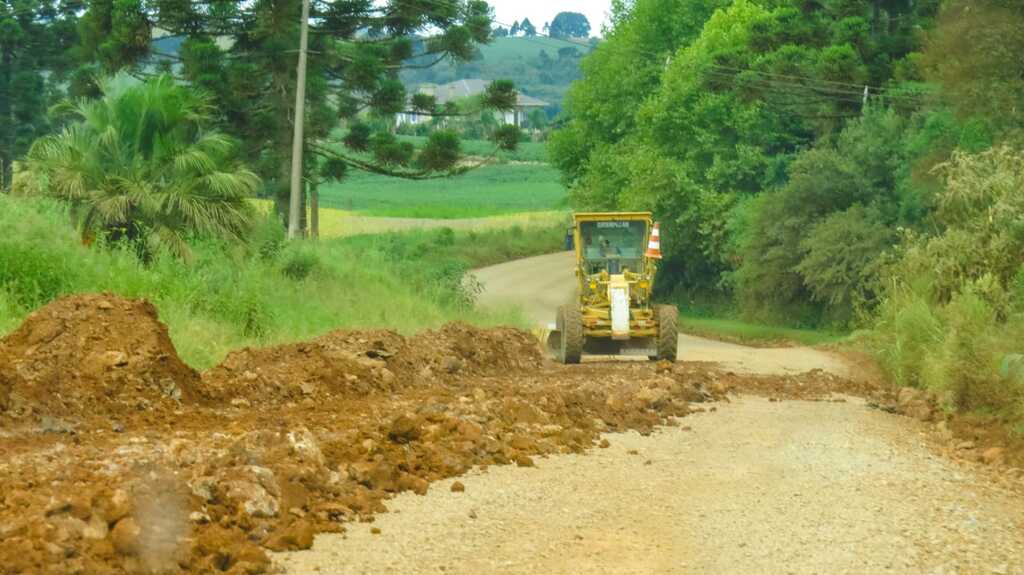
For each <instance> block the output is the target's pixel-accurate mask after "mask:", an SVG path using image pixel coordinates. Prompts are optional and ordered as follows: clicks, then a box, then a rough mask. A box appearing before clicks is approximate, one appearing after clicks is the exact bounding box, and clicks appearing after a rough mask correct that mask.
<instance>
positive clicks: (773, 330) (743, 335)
mask: <svg viewBox="0 0 1024 575" xmlns="http://www.w3.org/2000/svg"><path fill="white" fill-rule="evenodd" d="M679 329H680V330H682V331H684V332H686V333H691V334H694V335H701V336H706V337H711V338H718V339H725V340H735V341H739V342H741V343H750V344H755V345H756V344H776V343H799V344H801V345H821V344H826V343H836V342H838V341H840V340H842V339H844V338H845V337H846V336H845V335H843V334H839V333H832V332H827V331H821V330H814V329H800V328H793V327H778V326H773V325H764V324H755V323H747V322H744V321H740V320H735V319H724V318H713V317H695V316H686V315H685V314H682V315H680V316H679Z"/></svg>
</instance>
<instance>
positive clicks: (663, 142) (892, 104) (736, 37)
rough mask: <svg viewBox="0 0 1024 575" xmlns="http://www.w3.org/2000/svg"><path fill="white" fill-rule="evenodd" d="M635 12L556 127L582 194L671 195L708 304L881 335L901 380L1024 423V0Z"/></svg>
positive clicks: (637, 8) (595, 205) (642, 0)
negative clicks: (1021, 355)
mask: <svg viewBox="0 0 1024 575" xmlns="http://www.w3.org/2000/svg"><path fill="white" fill-rule="evenodd" d="M616 6H617V8H616V12H615V14H614V15H613V16H614V17H613V22H614V29H613V30H612V31H611V33H610V34H609V35H608V38H607V40H606V41H605V42H603V43H602V44H601V45H600V46H599V47H598V48H597V50H596V51H595V52H594V53H593V54H592V55H591V56H589V57H588V58H587V59H586V60H585V61H584V65H583V70H584V78H583V79H582V80H581V81H580V82H579V83H577V84H576V85H575V86H574V88H573V89H572V90H571V92H570V94H569V97H568V99H567V102H566V110H567V118H568V119H567V121H566V123H565V126H564V128H563V129H562V130H560V131H559V132H557V133H556V134H555V135H554V136H553V138H552V142H551V148H552V158H553V161H554V162H555V163H556V164H557V165H558V166H559V167H560V168H561V170H562V172H563V175H564V178H565V180H566V182H567V183H568V184H569V185H570V186H571V190H572V198H573V202H574V205H575V206H577V207H580V208H588V209H612V208H615V209H634V208H635V209H651V210H654V211H655V212H656V213H657V214H658V217H659V219H660V220H661V221H662V224H663V229H664V230H665V231H664V240H663V248H664V249H665V250H666V260H665V266H664V269H665V270H666V273H665V277H666V279H667V282H666V283H665V284H663V287H664V286H666V285H667V287H666V290H668V291H671V292H672V293H671V294H667V293H666V294H663V295H666V296H667V295H671V296H674V297H676V298H677V299H679V300H681V303H682V304H683V305H684V306H687V307H689V308H690V309H691V310H694V308H698V309H697V310H696V311H701V309H699V308H703V309H704V310H711V311H714V312H717V313H722V312H734V313H740V314H743V315H744V316H746V317H749V318H754V319H757V320H761V321H770V322H781V323H788V324H797V325H801V326H811V327H816V326H833V327H842V328H847V329H852V328H868V329H869V330H871V331H870V337H869V338H868V339H869V340H870V343H871V345H872V346H874V347H875V349H877V350H878V351H879V354H880V357H881V358H882V359H883V360H884V362H885V364H886V365H887V366H888V367H889V368H890V370H891V372H892V373H893V374H894V375H895V376H896V378H897V379H898V380H899V381H900V382H901V383H906V384H912V385H922V386H924V385H929V386H936V389H941V390H942V391H943V392H945V393H947V395H946V398H947V399H948V400H949V402H950V403H951V404H955V405H957V406H960V407H986V408H993V409H996V410H1002V412H1005V411H1007V410H1009V411H1011V412H1015V413H1017V416H1018V417H1020V418H1021V419H1019V420H1024V399H1022V398H1024V392H1022V390H1024V383H1022V382H1021V380H1020V379H1019V377H1018V376H1015V375H1014V373H1015V368H1014V357H1015V356H1014V355H1013V354H1012V352H1015V351H1020V349H1019V348H1020V347H1021V344H1020V343H1019V342H1020V341H1022V340H1021V337H1020V336H1021V334H1022V332H1024V321H1022V319H1021V312H1022V311H1024V268H1022V264H1024V204H1022V203H1021V202H1022V200H1021V198H1022V197H1024V192H1022V187H1021V186H1022V184H1024V170H1022V161H1024V159H1022V158H1024V156H1022V155H1021V152H1020V149H1021V144H1022V143H1024V61H1022V60H1021V59H1020V57H1019V55H1020V54H1021V53H1024V7H1022V6H1021V5H1020V3H1018V2H1013V1H1010V0H980V1H967V0H948V1H946V2H939V1H938V0H930V1H915V2H910V1H905V0H819V1H806V0H799V1H797V0H775V1H767V0H766V1H754V0H716V1H704V0H699V1H698V0H637V1H636V2H629V3H619V4H616ZM666 15H671V17H666ZM1015 348H1016V349H1015ZM1015 377H1017V379H1014V378H1015ZM1007 381H1011V382H1012V381H1016V383H1010V384H1007ZM983 389H984V390H986V391H985V392H984V393H982V392H981V391H979V390H983ZM986 393H987V394H988V395H987V396H985V397H981V396H982V395H985V394H986ZM997 395H998V396H999V397H995V396H997Z"/></svg>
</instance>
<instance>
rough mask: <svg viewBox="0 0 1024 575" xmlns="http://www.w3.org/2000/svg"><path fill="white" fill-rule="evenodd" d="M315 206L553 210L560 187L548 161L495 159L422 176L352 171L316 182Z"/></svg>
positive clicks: (376, 211) (427, 212)
mask: <svg viewBox="0 0 1024 575" xmlns="http://www.w3.org/2000/svg"><path fill="white" fill-rule="evenodd" d="M320 205H321V206H322V207H325V208H335V209H340V210H347V211H352V212H359V213H360V214H362V215H367V216H387V217H404V218H444V219H454V218H479V217H486V216H498V215H508V214H518V213H522V212H549V211H554V210H559V209H562V208H564V207H565V206H566V191H565V188H564V187H563V186H562V184H561V182H560V181H559V179H558V172H557V170H555V169H554V168H552V167H550V166H548V165H543V164H496V165H488V166H484V167H482V168H479V169H477V170H474V171H472V172H469V173H468V174H464V175H461V176H457V177H454V178H441V179H436V180H425V181H407V180H398V179H395V178H389V177H385V176H378V175H375V174H367V173H363V172H356V173H353V174H352V175H351V176H350V177H349V178H347V179H346V180H344V181H343V182H341V183H337V184H331V185H326V186H322V187H321V188H320Z"/></svg>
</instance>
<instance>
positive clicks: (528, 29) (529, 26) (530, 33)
mask: <svg viewBox="0 0 1024 575" xmlns="http://www.w3.org/2000/svg"><path fill="white" fill-rule="evenodd" d="M519 29H520V30H522V31H523V36H526V37H527V38H533V37H534V36H536V35H537V28H536V27H535V26H534V25H533V23H531V22H530V19H529V18H526V19H524V20H523V22H522V24H520V25H519Z"/></svg>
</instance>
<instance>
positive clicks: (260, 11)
mask: <svg viewBox="0 0 1024 575" xmlns="http://www.w3.org/2000/svg"><path fill="white" fill-rule="evenodd" d="M301 8H302V2H301V0H284V1H280V2H256V3H252V2H245V1H242V0H237V1H236V0H227V1H223V2H215V3H212V4H209V3H201V2H198V3H197V2H184V3H181V2H163V1H153V0H87V1H85V2H62V1H60V0H26V1H24V2H20V1H19V2H0V172H2V174H3V178H2V181H0V184H2V186H0V188H2V189H4V190H5V191H6V190H10V189H12V188H18V189H20V190H22V191H24V192H26V193H34V194H43V195H51V196H56V197H58V198H60V199H62V200H65V201H68V202H70V203H71V204H72V205H74V206H75V208H76V209H75V211H74V213H75V214H85V215H81V216H79V217H80V222H79V223H80V224H81V225H82V226H83V227H85V228H90V229H88V230H83V231H84V232H86V234H85V235H89V234H92V233H102V234H114V235H116V236H118V237H127V238H128V239H129V240H131V241H139V240H141V239H142V238H160V239H161V241H160V242H158V243H161V244H163V246H168V245H171V244H177V247H176V248H175V251H177V252H178V253H186V252H187V249H186V246H185V245H183V244H182V242H186V241H187V240H188V238H187V237H185V236H188V235H223V234H221V233H218V232H224V231H226V232H227V234H228V235H234V236H239V235H244V233H245V232H244V230H243V229H241V228H243V227H247V226H240V225H238V224H239V223H240V222H242V221H243V220H246V221H247V220H249V219H251V218H248V217H245V216H246V214H245V213H244V212H243V211H240V210H239V209H238V208H237V206H236V205H235V204H233V203H231V204H228V205H226V209H219V208H221V207H225V206H224V204H223V202H224V200H225V198H226V197H228V196H231V197H232V198H234V196H237V195H238V194H237V192H238V190H239V189H242V188H244V192H245V193H246V194H250V195H251V193H252V192H255V193H257V194H259V195H261V196H263V197H268V198H272V199H274V200H275V203H276V208H277V210H276V211H277V213H278V214H279V215H280V216H281V217H282V219H285V216H286V215H287V214H288V213H289V210H290V208H289V196H290V190H291V188H292V186H291V181H292V175H293V167H292V155H293V153H292V149H293V128H294V123H295V117H296V93H297V62H298V47H299V28H300V26H299V23H300V13H301ZM311 10H312V11H311V17H310V20H309V22H310V25H309V28H310V33H309V38H310V39H309V50H308V76H307V81H306V83H305V88H306V91H305V96H306V97H305V110H304V111H305V114H304V118H302V121H303V122H304V134H303V137H304V141H303V142H302V143H303V147H302V149H303V150H304V157H305V160H306V161H305V162H303V164H302V166H301V168H300V169H301V173H300V174H298V175H299V176H300V181H301V182H302V184H303V185H302V187H303V188H305V187H307V186H308V188H309V190H310V191H309V196H308V197H309V199H310V201H311V202H312V201H313V200H315V197H316V190H317V187H318V186H319V185H321V184H325V183H329V182H336V181H339V180H342V179H343V178H344V177H345V175H346V174H347V173H348V172H349V171H350V170H362V171H369V172H373V173H378V174H383V175H388V176H394V177H399V178H410V179H418V178H424V177H433V176H435V175H438V174H454V173H459V172H461V171H464V169H465V168H464V167H460V158H461V147H460V141H459V138H458V134H456V133H454V132H452V131H445V130H442V131H439V132H437V133H434V134H432V135H431V137H430V138H429V139H427V140H426V141H425V142H424V144H423V146H422V147H420V148H417V147H415V146H413V145H412V144H410V143H409V142H408V141H401V140H399V139H398V138H396V137H395V136H394V135H393V134H392V133H391V131H392V127H393V126H394V117H395V115H396V114H398V113H402V112H408V111H415V112H416V113H418V114H424V115H435V116H445V117H448V116H452V115H453V114H476V115H477V116H479V115H480V114H481V112H482V110H483V109H509V108H511V107H513V106H514V104H515V97H516V96H515V92H514V87H513V85H512V84H511V83H510V82H507V81H495V82H493V83H492V84H491V85H490V88H489V89H488V91H487V93H486V94H485V96H484V97H483V98H480V99H479V100H478V101H477V103H478V104H479V108H478V109H475V110H468V111H461V110H460V111H453V110H449V109H445V108H444V107H443V106H441V105H439V104H438V102H437V100H436V99H435V98H433V97H431V96H427V95H424V94H415V95H411V94H408V93H407V91H406V89H405V86H404V85H403V83H402V81H401V79H400V73H401V71H402V70H403V69H404V68H405V67H406V66H408V65H409V62H410V60H413V59H415V58H422V59H424V60H427V61H429V62H439V61H443V60H451V61H465V60H468V59H470V58H471V57H472V55H473V54H474V53H475V50H476V46H477V45H479V44H481V43H485V42H488V41H489V40H490V39H491V33H492V21H491V16H490V15H491V10H490V7H489V6H488V5H487V3H486V2H482V1H479V0H462V1H458V2H444V3H428V4H423V5H420V4H416V5H407V4H406V3H398V4H396V5H395V6H394V7H393V9H390V10H389V11H388V14H389V15H388V17H387V18H381V17H380V16H379V10H378V8H377V7H375V6H373V5H372V4H367V3H357V4H351V3H346V2H340V3H314V6H313V7H312V9H311ZM157 37H160V38H163V40H162V41H160V42H155V41H154V38H157ZM167 48H173V49H174V50H173V52H167V51H165V49H167ZM110 78H116V80H110ZM115 85H116V87H115ZM100 98H102V99H103V100H104V103H103V104H99V105H96V106H91V107H90V106H88V105H86V104H85V103H83V101H84V100H96V99H100ZM61 102H63V103H64V104H63V105H60V106H55V104H58V103H61ZM89 110H101V111H103V110H108V111H116V112H118V114H120V115H116V116H115V115H110V116H104V115H95V114H91V113H89ZM172 117H180V118H184V120H185V121H182V122H177V123H176V122H171V121H168V118H172ZM100 129H102V130H105V132H103V133H100V131H99V130H100ZM208 134H216V137H215V138H210V137H207V135H208ZM493 135H494V139H495V140H496V141H495V144H496V147H506V148H507V147H514V145H515V143H516V142H517V141H518V140H519V138H520V134H519V132H518V130H515V129H504V130H495V131H494V132H493ZM97 142H98V143H99V145H96V144H97ZM167 168H172V169H167ZM19 170H20V173H19V174H18V175H20V176H21V182H20V185H17V186H15V185H12V182H13V181H14V180H16V179H17V178H16V177H15V172H18V171H19ZM153 174H159V175H160V176H161V177H158V178H149V177H148V176H149V175H153ZM229 175H236V176H237V175H242V176H244V177H243V178H242V179H243V180H245V183H244V185H243V186H233V185H232V184H231V182H230V181H229V178H227V177H226V176H229ZM250 175H254V177H251V178H250V177H249V176H250ZM232 188H233V189H232ZM166 194H171V196H170V197H171V200H165V199H161V198H162V197H167V196H166ZM300 195H301V202H300V203H301V207H300V214H301V217H300V221H299V228H300V229H301V230H305V229H307V225H306V217H305V214H306V213H307V210H306V209H305V207H306V198H307V194H306V193H302V194H300ZM232 201H234V199H233V200H232ZM218 202H221V203H220V204H218ZM184 205H187V209H185V208H182V207H181V206H184ZM93 216H95V217H93ZM228 220H237V221H228ZM151 243H152V242H151ZM147 249H148V248H146V249H141V251H142V252H145V251H147Z"/></svg>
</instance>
